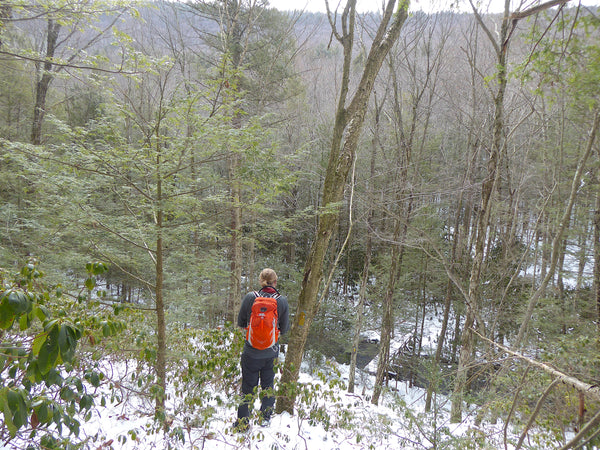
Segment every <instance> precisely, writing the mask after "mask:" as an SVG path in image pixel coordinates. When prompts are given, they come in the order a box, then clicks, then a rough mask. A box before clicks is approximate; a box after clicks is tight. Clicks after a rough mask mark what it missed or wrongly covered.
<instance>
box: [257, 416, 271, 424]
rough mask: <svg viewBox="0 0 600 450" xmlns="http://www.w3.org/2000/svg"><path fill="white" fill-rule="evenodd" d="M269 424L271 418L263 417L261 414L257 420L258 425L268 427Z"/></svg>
mask: <svg viewBox="0 0 600 450" xmlns="http://www.w3.org/2000/svg"><path fill="white" fill-rule="evenodd" d="M270 423H271V417H270V416H263V415H262V414H261V415H260V416H259V418H258V425H259V426H261V427H268V426H269V424H270Z"/></svg>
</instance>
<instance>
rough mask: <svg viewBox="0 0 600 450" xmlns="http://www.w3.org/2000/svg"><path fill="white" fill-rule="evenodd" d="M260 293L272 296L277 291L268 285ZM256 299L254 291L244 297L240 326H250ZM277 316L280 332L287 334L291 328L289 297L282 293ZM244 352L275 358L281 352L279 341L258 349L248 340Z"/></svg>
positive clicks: (255, 355) (258, 357)
mask: <svg viewBox="0 0 600 450" xmlns="http://www.w3.org/2000/svg"><path fill="white" fill-rule="evenodd" d="M258 292H259V293H265V294H267V295H265V296H269V297H272V296H273V294H275V293H276V292H277V291H276V290H275V289H274V288H272V287H270V286H266V287H264V288H262V289H261V290H260V291H258ZM255 299H256V295H254V292H248V293H247V294H246V295H245V296H244V298H243V299H242V306H241V308H240V313H239V314H238V326H239V327H242V328H246V327H248V324H249V323H250V314H252V305H253V304H254V300H255ZM277 316H278V319H279V333H280V335H281V334H285V333H287V332H288V330H289V328H290V319H289V317H290V311H289V306H288V301H287V298H286V297H284V296H283V295H281V296H280V297H279V298H278V299H277ZM244 353H246V354H247V355H248V356H250V357H251V358H257V359H262V358H275V357H277V355H278V354H279V343H277V344H275V345H274V346H273V347H270V348H267V349H265V350H257V349H255V348H254V347H252V346H251V345H250V344H249V343H248V341H246V343H245V344H244Z"/></svg>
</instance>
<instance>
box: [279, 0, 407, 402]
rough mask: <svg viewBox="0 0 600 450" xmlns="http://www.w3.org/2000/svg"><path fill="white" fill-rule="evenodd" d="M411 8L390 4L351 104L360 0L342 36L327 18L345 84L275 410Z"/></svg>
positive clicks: (294, 371)
mask: <svg viewBox="0 0 600 450" xmlns="http://www.w3.org/2000/svg"><path fill="white" fill-rule="evenodd" d="M327 5H328V3H327ZM408 6H409V1H408V0H401V1H400V2H399V3H398V5H397V6H396V1H395V0H388V1H387V3H386V7H385V10H384V13H383V16H382V20H381V23H380V25H379V28H378V29H377V33H376V35H375V37H374V40H373V44H372V46H371V50H370V52H369V55H368V57H367V60H366V62H365V66H364V70H363V73H362V77H361V80H360V82H359V85H358V88H357V90H356V92H355V94H354V96H353V97H352V99H351V100H350V101H349V102H347V96H348V89H349V79H350V68H351V63H352V47H353V43H354V28H355V16H356V0H348V2H347V4H346V7H345V8H344V11H343V13H342V15H341V34H340V32H338V30H337V28H336V26H335V23H334V19H333V16H332V15H331V14H328V17H329V20H330V23H331V25H332V32H333V34H334V36H335V37H336V39H337V40H338V41H339V42H340V43H341V44H342V46H343V52H344V65H343V73H342V81H341V88H340V95H339V99H338V106H337V110H336V117H335V124H334V129H333V137H332V143H331V151H330V155H329V162H328V165H327V171H326V174H325V182H324V186H323V194H322V205H323V209H322V211H321V213H320V214H319V217H318V225H317V232H316V235H315V239H314V241H313V243H312V245H311V249H310V252H309V255H308V258H307V260H306V264H305V267H304V276H303V279H302V287H301V290H300V295H299V298H298V307H297V311H296V314H295V316H294V318H293V320H292V329H291V332H290V340H289V351H288V353H287V356H286V359H285V365H284V368H283V376H282V379H281V382H282V385H283V386H284V387H285V388H287V389H289V390H288V391H287V392H286V393H285V394H284V395H282V396H280V397H279V399H278V402H277V408H276V410H277V412H283V411H287V412H289V413H293V409H294V404H295V401H296V394H295V391H294V390H293V389H291V388H290V387H291V386H292V385H293V384H294V383H296V382H297V380H298V376H299V373H300V363H301V362H302V356H303V354H304V347H305V345H306V340H307V337H308V332H309V329H310V325H311V323H312V320H313V318H314V316H315V314H316V312H317V310H318V308H319V304H318V300H317V298H318V297H317V296H318V292H319V287H320V284H321V280H322V275H323V274H322V272H323V262H324V260H325V255H326V253H327V249H328V247H329V242H330V240H331V235H332V233H333V230H334V229H335V228H336V225H337V222H338V218H339V211H338V208H339V205H340V202H341V201H342V199H343V195H344V189H345V186H346V182H347V179H348V174H349V172H350V168H351V167H352V164H353V161H354V158H355V153H356V147H357V144H358V139H359V137H360V134H361V131H362V126H363V123H364V118H365V113H366V110H367V104H368V101H369V97H370V96H371V92H372V90H373V85H374V82H375V78H376V76H377V74H378V73H379V70H380V68H381V65H382V64H383V61H384V59H385V57H386V55H387V54H388V52H389V51H390V49H391V47H392V45H394V43H395V42H396V41H397V39H398V36H399V35H400V30H401V29H402V26H403V25H404V22H405V20H406V18H407V16H408Z"/></svg>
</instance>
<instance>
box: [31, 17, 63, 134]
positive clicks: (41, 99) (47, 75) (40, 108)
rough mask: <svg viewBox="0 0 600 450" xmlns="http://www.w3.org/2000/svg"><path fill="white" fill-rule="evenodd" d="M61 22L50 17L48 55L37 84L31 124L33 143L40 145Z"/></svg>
mask: <svg viewBox="0 0 600 450" xmlns="http://www.w3.org/2000/svg"><path fill="white" fill-rule="evenodd" d="M59 33H60V24H59V23H57V22H56V21H54V19H50V18H49V19H48V31H47V35H46V57H45V61H44V64H43V65H42V68H41V76H40V78H39V80H38V82H37V83H36V86H35V106H34V108H33V123H32V126H31V143H32V144H33V145H40V144H41V143H42V123H43V121H44V115H45V114H46V97H47V96H48V87H49V86H50V83H51V82H52V80H53V79H54V75H53V74H52V67H53V65H52V58H54V52H55V51H56V43H57V41H58V34H59Z"/></svg>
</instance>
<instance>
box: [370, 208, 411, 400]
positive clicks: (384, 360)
mask: <svg viewBox="0 0 600 450" xmlns="http://www.w3.org/2000/svg"><path fill="white" fill-rule="evenodd" d="M401 229H402V220H401V218H400V217H398V218H396V220H395V224H394V238H393V242H394V243H393V246H392V265H391V266H390V271H389V274H390V275H389V280H388V285H387V288H386V289H385V296H384V298H383V318H382V320H381V339H380V348H379V357H378V358H379V361H378V363H377V374H376V375H375V386H374V388H373V397H371V403H372V404H373V405H377V404H379V397H380V396H381V391H382V390H383V382H384V381H385V379H386V376H387V372H388V364H389V359H390V341H391V337H392V327H393V326H394V314H393V304H394V292H395V291H396V282H397V281H398V278H399V277H400V267H401V266H402V254H403V249H404V246H403V245H402V244H401V243H400V242H399V241H400V233H401Z"/></svg>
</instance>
